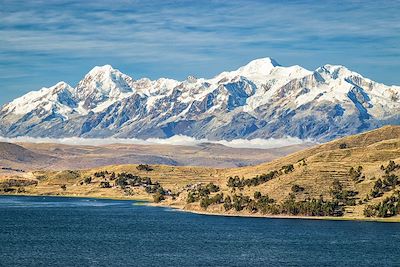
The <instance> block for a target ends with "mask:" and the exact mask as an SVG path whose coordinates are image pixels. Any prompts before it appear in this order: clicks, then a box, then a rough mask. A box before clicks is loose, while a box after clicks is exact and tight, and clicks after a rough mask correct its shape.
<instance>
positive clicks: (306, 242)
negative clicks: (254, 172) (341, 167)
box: [0, 196, 400, 266]
mask: <svg viewBox="0 0 400 267" xmlns="http://www.w3.org/2000/svg"><path fill="white" fill-rule="evenodd" d="M136 204H137V202H134V201H118V200H99V199H83V198H58V197H12V196H0V266H400V254H399V253H400V224H397V223H374V222H354V221H317V220H293V219H266V218H265V219H264V218H234V217H218V216H205V215H197V214H190V213H184V212H179V211H174V210H171V209H166V208H155V207H147V206H143V205H136Z"/></svg>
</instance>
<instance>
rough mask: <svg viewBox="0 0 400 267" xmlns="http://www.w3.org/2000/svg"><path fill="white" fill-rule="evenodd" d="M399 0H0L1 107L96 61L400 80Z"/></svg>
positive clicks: (132, 68) (136, 67) (164, 72)
mask: <svg viewBox="0 0 400 267" xmlns="http://www.w3.org/2000/svg"><path fill="white" fill-rule="evenodd" d="M399 14H400V1H251V0H243V1H235V0H230V1H167V0H159V1H125V0H121V1H118V0H113V1H81V0H79V1H57V0H52V1H48V0H46V1H32V0H31V1H18V0H10V1H8V0H0V105H1V104H4V103H5V102H7V101H10V100H11V99H13V98H15V97H17V96H20V95H22V94H24V93H26V92H28V91H31V90H36V89H39V88H41V87H43V86H51V85H53V84H55V83H56V82H58V81H60V80H64V81H66V82H68V83H69V84H71V85H72V86H75V85H76V83H77V82H78V81H79V80H80V79H81V78H82V77H83V76H84V74H86V73H87V72H88V71H89V70H90V69H91V68H92V67H93V66H95V65H104V64H111V65H113V66H114V67H115V68H118V69H120V70H121V71H122V72H124V73H126V74H128V75H130V76H132V77H133V78H135V79H137V78H141V77H149V78H152V79H155V78H159V77H169V78H175V79H180V80H181V79H184V78H186V77H187V76H188V75H195V76H198V77H212V76H214V75H216V74H217V73H219V72H221V71H223V70H231V69H236V68H237V67H239V66H241V65H244V64H246V63H247V62H248V61H250V60H252V59H255V58H260V57H266V56H269V57H272V58H274V59H276V60H277V61H278V62H279V63H280V64H282V65H295V64H297V65H301V66H303V67H306V68H308V69H315V68H317V67H318V66H321V65H324V64H327V63H329V64H342V65H346V66H347V67H348V68H350V69H352V70H354V71H357V72H359V73H361V74H363V75H364V76H366V77H369V78H371V79H374V80H376V81H379V82H383V83H386V84H389V85H391V84H397V85H400V16H399Z"/></svg>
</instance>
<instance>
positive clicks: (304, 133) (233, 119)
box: [0, 58, 400, 141]
mask: <svg viewBox="0 0 400 267" xmlns="http://www.w3.org/2000/svg"><path fill="white" fill-rule="evenodd" d="M386 124H400V86H386V85H384V84H381V83H377V82H374V81H372V80H370V79H367V78H364V77H363V76H361V75H360V74H358V73H356V72H352V71H350V70H349V69H347V68H346V67H344V66H337V65H325V66H323V67H320V68H318V69H316V70H315V71H309V70H307V69H305V68H302V67H300V66H290V67H284V66H281V65H279V64H278V63H277V62H276V61H275V60H273V59H271V58H261V59H256V60H253V61H251V62H250V63H248V64H247V65H245V66H243V67H241V68H239V69H237V70H235V71H228V72H223V73H221V74H218V75H217V76H215V77H214V78H212V79H203V78H199V79H197V78H195V77H193V76H189V77H188V78H187V79H186V80H184V81H176V80H172V79H166V78H160V79H158V80H154V81H152V80H149V79H147V78H142V79H139V80H135V79H133V78H131V77H129V76H128V75H125V74H123V73H121V72H120V71H119V70H117V69H114V68H113V67H111V66H110V65H105V66H101V67H95V68H93V69H92V70H91V71H90V72H89V73H88V74H86V76H85V77H84V78H83V80H81V81H80V82H79V83H78V84H77V85H76V86H75V87H72V86H70V85H68V84H67V83H65V82H59V83H57V84H56V85H54V86H52V87H49V88H42V89H40V90H39V91H33V92H30V93H28V94H26V95H24V96H22V97H20V98H17V99H15V100H14V101H12V102H10V103H8V104H6V105H4V106H3V107H2V108H1V109H0V136H5V137H16V136H32V137H52V138H60V137H74V136H77V137H96V138H99V137H117V138H133V137H135V138H149V137H158V138H166V137H170V136H173V135H177V134H181V135H187V136H192V137H195V138H207V139H209V140H216V139H218V140H220V139H226V140H232V139H237V138H247V139H252V138H270V137H275V138H279V137H285V136H293V137H299V138H312V139H316V140H321V141H324V140H330V139H333V138H336V137H340V136H344V135H349V134H355V133H359V132H362V131H365V130H368V129H373V128H377V127H380V126H382V125H386Z"/></svg>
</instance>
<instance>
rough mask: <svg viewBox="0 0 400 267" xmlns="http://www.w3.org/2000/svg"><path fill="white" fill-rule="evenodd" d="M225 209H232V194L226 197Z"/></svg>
mask: <svg viewBox="0 0 400 267" xmlns="http://www.w3.org/2000/svg"><path fill="white" fill-rule="evenodd" d="M224 209H225V211H228V210H230V209H232V199H231V197H230V196H227V197H226V198H225V199H224Z"/></svg>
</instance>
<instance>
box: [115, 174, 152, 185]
mask: <svg viewBox="0 0 400 267" xmlns="http://www.w3.org/2000/svg"><path fill="white" fill-rule="evenodd" d="M152 184H153V183H152V181H151V179H150V178H149V177H140V176H138V175H133V174H132V173H126V172H122V173H118V174H117V175H116V178H115V185H116V186H119V187H121V188H125V187H126V186H128V185H129V186H133V187H135V186H136V187H137V186H146V187H147V186H149V185H152Z"/></svg>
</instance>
